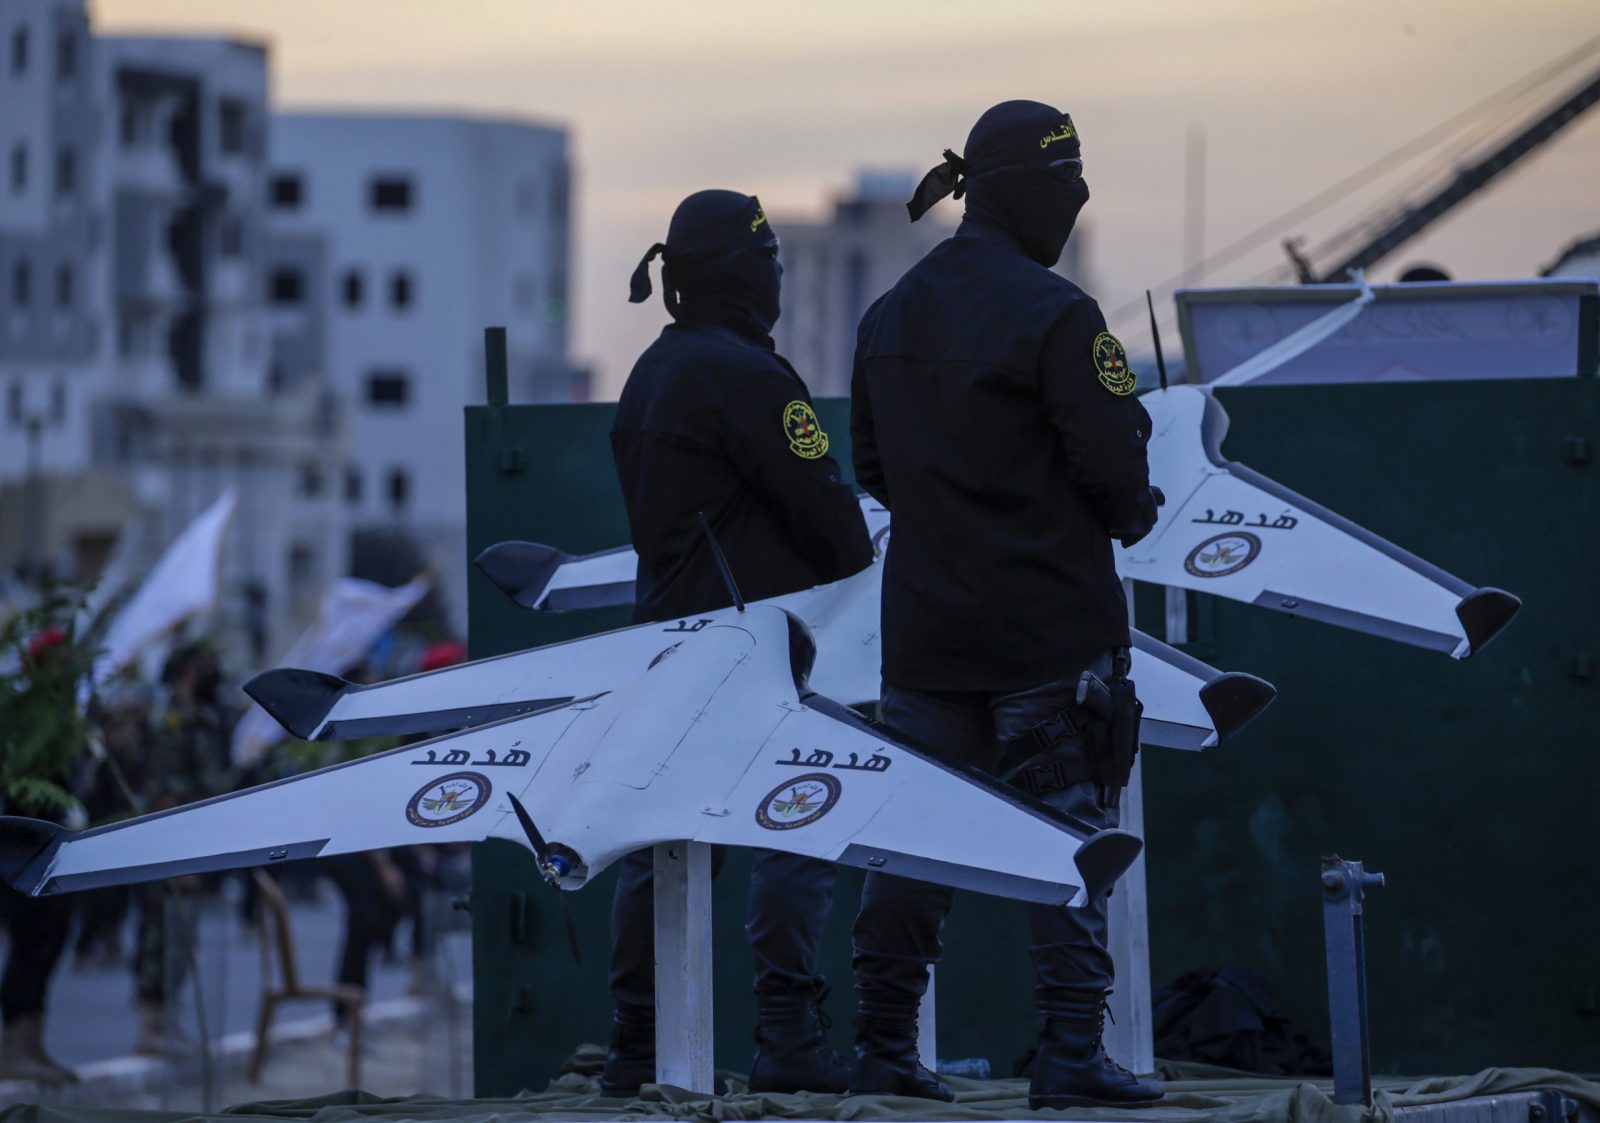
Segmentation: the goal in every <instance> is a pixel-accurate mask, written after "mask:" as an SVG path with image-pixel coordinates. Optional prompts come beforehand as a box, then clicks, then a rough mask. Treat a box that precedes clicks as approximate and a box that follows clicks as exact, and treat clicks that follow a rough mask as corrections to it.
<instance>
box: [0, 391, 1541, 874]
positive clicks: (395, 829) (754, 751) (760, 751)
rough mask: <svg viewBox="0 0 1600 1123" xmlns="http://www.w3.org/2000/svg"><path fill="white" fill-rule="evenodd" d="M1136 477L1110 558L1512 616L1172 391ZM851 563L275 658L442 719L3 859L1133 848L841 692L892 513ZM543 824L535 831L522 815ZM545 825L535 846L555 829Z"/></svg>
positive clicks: (1177, 721)
mask: <svg viewBox="0 0 1600 1123" xmlns="http://www.w3.org/2000/svg"><path fill="white" fill-rule="evenodd" d="M1142 401H1143V402H1144V404H1145V406H1146V408H1147V409H1148V410H1149V412H1150V414H1151V417H1152V419H1153V420H1154V422H1155V425H1154V429H1153V433H1152V439H1151V443H1150V467H1151V478H1152V479H1153V480H1154V481H1155V482H1156V483H1158V484H1160V485H1161V487H1162V488H1163V489H1164V490H1165V492H1166V494H1167V496H1168V497H1169V502H1168V505H1167V507H1166V509H1165V511H1164V514H1163V518H1162V520H1161V523H1160V524H1159V525H1158V526H1157V527H1156V529H1155V530H1154V532H1152V534H1151V535H1150V536H1149V537H1148V538H1147V539H1145V540H1144V541H1142V542H1140V543H1139V544H1138V545H1137V546H1135V547H1134V548H1132V549H1131V550H1126V551H1122V552H1121V554H1120V569H1121V572H1122V574H1123V576H1126V577H1134V578H1138V579H1140V580H1144V581H1149V582H1152V583H1156V584H1163V585H1171V586H1177V587H1180V588H1186V589H1197V590H1199V591H1202V592H1209V593H1215V594H1217V595H1219V596H1223V597H1228V598H1230V599H1234V600H1240V601H1244V602H1246V603H1251V604H1258V605H1262V606H1265V607H1268V608H1273V609H1276V610H1279V611H1283V612H1288V613H1291V614H1296V615H1305V616H1310V617H1313V618H1315V619H1319V620H1324V621H1327V622H1330V623H1334V624H1339V625H1342V626H1345V627H1350V628H1354V629H1358V630H1361V631H1368V632H1373V633H1376V634H1379V635H1384V636H1388V637H1390V638H1393V639H1397V640H1400V641H1402V642H1405V643H1410V644H1414V645H1418V646H1423V647H1429V648H1435V649H1439V650H1442V651H1446V652H1448V653H1449V654H1451V655H1452V656H1454V657H1455V658H1458V659H1459V658H1465V657H1466V656H1468V655H1470V654H1472V653H1473V652H1475V651H1477V650H1479V649H1480V648H1482V646H1483V645H1484V644H1485V643H1487V642H1488V641H1489V640H1490V639H1491V638H1492V637H1493V636H1494V635H1495V634H1496V633H1497V632H1498V631H1499V630H1500V629H1501V628H1502V627H1504V625H1505V624H1506V623H1507V622H1508V621H1509V620H1510V619H1511V617H1512V616H1513V615H1515V613H1516V611H1517V609H1518V608H1519V607H1520V602H1519V601H1518V600H1517V598H1515V597H1513V596H1511V595H1510V594H1508V593H1504V592H1501V591H1500V590H1497V589H1479V588H1474V587H1472V586H1471V585H1468V584H1467V583H1465V582H1463V581H1460V580H1458V579H1457V578H1455V577H1452V576H1451V575H1449V574H1447V573H1445V572H1443V571H1441V570H1439V569H1437V568H1435V567H1433V566H1431V565H1429V564H1428V563H1426V562H1424V561H1422V560H1421V559H1418V558H1416V557H1414V556H1412V555H1410V554H1408V553H1406V552H1404V551H1403V550H1400V549H1399V548H1397V547H1395V546H1393V545H1391V544H1390V543H1388V542H1386V541H1384V540H1383V539H1381V538H1378V537H1377V536H1376V535H1373V534H1371V533H1369V532H1367V531H1365V530H1363V529H1362V528H1360V527H1358V526H1356V525H1354V524H1352V523H1350V522H1348V521H1347V520H1345V519H1342V518H1340V517H1339V516H1337V515H1335V514H1333V513H1331V512H1329V511H1326V510H1323V509H1322V508H1320V507H1318V506H1316V505H1315V504H1313V503H1310V502H1308V501H1307V500H1305V499H1303V498H1301V497H1300V496H1298V495H1296V494H1294V493H1293V492H1290V491H1288V490H1287V489H1285V488H1283V487H1281V486H1279V485H1277V484H1276V483H1273V482H1272V481H1271V480H1267V479H1265V478H1263V477H1261V476H1259V475H1258V474H1256V473H1253V472H1251V471H1250V470H1248V469H1246V468H1243V467H1241V466H1239V465H1234V464H1230V463H1228V462H1226V461H1224V460H1223V459H1222V458H1221V455H1220V451H1219V449H1220V444H1221V440H1222V436H1223V433H1224V431H1225V428H1226V422H1227V417H1226V414H1225V413H1224V412H1223V411H1222V408H1221V406H1220V405H1219V404H1217V403H1216V401H1215V400H1214V399H1213V398H1212V397H1211V395H1210V394H1209V392H1207V391H1205V390H1203V389H1200V388H1196V387H1189V386H1179V387H1173V388H1170V389H1162V390H1159V391H1156V392H1153V393H1151V394H1147V395H1146V396H1145V397H1144V398H1143V399H1142ZM863 513H864V515H865V516H866V518H867V521H868V525H869V529H870V531H871V532H872V536H873V541H874V543H875V545H876V546H877V547H878V557H877V558H876V559H875V560H874V561H873V563H872V564H871V565H869V566H868V567H867V568H866V569H865V570H863V571H862V572H860V573H858V574H856V575H855V576H853V577H849V578H846V579H845V580H843V581H838V582H834V583H833V584H830V585H823V586H819V587H817V588H814V589H808V590H805V591H803V592H799V593H794V594H791V595H788V596H783V597H777V598H774V599H772V600H769V601H763V602H759V603H756V604H751V605H749V606H748V607H746V606H742V605H741V606H735V607H731V608H727V609H722V610H719V611H715V612H708V613H705V614H703V615H701V616H698V617H696V618H694V619H685V620H681V621H676V622H670V623H667V624H660V623H655V624H641V625H637V626H635V627H631V628H624V629H621V630H619V631H614V632H608V633H605V634H602V635H597V636H591V637H588V638H585V639H580V640H574V641H570V642H567V643H559V644H553V645H550V646H547V647H541V648H535V649H533V650H530V651H524V652H519V653H516V654H512V655H505V656H500V657H498V658H493V659H483V660H479V661H476V662H473V663H467V664H463V665H461V666H457V667H450V668H446V669H444V670H439V671H433V672H430V673H427V674H420V675H412V676H410V677H407V678H401V679H396V680H393V681H390V682H385V683H378V684H374V685H371V686H358V685H354V684H351V683H348V682H345V681H343V680H342V679H339V678H336V677H334V676H331V675H325V674H320V673H317V672H312V671H303V670H295V669H280V670H275V671H269V672H267V673H265V674H262V675H259V676H257V677H256V678H255V679H253V680H252V681H251V682H250V683H249V684H247V686H246V690H247V691H248V692H249V693H250V695H251V697H253V698H255V699H256V701H258V702H259V703H260V704H261V705H262V706H263V707H264V708H265V709H266V710H267V711H268V712H269V713H271V714H272V715H273V717H275V718H276V719H277V720H278V721H279V722H281V723H282V724H283V725H284V726H285V727H286V728H287V729H288V730H289V731H290V732H292V733H294V734H295V735H297V736H300V737H305V738H310V739H333V738H349V737H363V736H370V735H377V734H400V733H418V732H436V731H440V730H457V732H452V733H448V734H446V735H444V736H441V737H438V738H436V739H434V740H431V741H427V742H424V743H422V744H419V745H415V746H411V747H406V748H401V749H395V750H393V751H390V752H386V753H380V754H376V755H374V756H370V757H366V758H364V759H361V760H357V761H353V762H351V763H348V764H342V765H336V766H334V767H331V768H325V769H322V770H321V771H318V772H312V773H309V774H307V775H303V776H297V777H294V778H291V779H287V780H281V781H278V782H276V783H272V784H266V785H263V786H261V787H257V788H252V789H250V790H248V791H243V792H238V793H235V794H232V795H225V796H219V797H217V798H215V799H210V800H205V801H202V802H200V803H195V804H191V805H188V806H185V807H179V808H175V809H173V810H170V811H164V812H160V813H157V814H153V815H146V816H143V817H141V818H137V819H132V820H129V821H126V822H121V823H116V824H113V825H110V826H106V827H100V828H95V829H92V830H87V831H80V832H71V831H67V830H65V829H63V828H61V827H59V826H56V825H54V824H50V823H44V822H39V821H36V820H29V819H19V818H3V819H0V875H3V876H5V877H6V878H7V879H8V880H9V881H10V882H11V883H12V884H13V885H15V886H16V887H17V888H18V889H20V890H22V891H23V892H26V893H31V894H35V895H38V894H49V893H61V892H70V891H73V890H78V889H89V888H95V887H99V886H105V885H117V884H123V883H128V882H136V881H145V880H152V879H156V878H165V877H172V876H175V875H178V874H185V873H192V872H200V871H206V870H219V869H230V868H237V867H244V866H253V865H265V864H271V863H275V862H281V861H288V860H292V859H299V858H311V857H317V856H322V855H329V854H339V853H347V852H350V851H358V850H369V849H376V848H380V847H390V846H405V845H410V844H416V843H425V842H476V841H482V840H485V839H489V838H504V839H509V840H511V841H515V842H519V843H522V844H523V845H526V846H527V847H529V849H531V850H532V851H533V853H534V855H535V857H536V859H537V860H538V862H539V865H540V868H541V869H542V870H543V871H544V873H545V876H546V877H547V878H548V879H549V880H550V881H551V882H552V883H553V884H556V885H558V886H560V887H561V888H565V889H576V888H579V887H581V886H583V885H584V884H586V883H587V882H588V881H589V880H590V879H591V878H592V877H594V875H596V874H598V873H599V872H600V871H601V870H603V869H605V868H606V867H607V866H608V865H610V864H611V863H612V862H614V861H616V860H617V859H618V858H619V857H621V856H622V855H624V854H626V853H628V852H630V851H632V850H636V849H639V848H642V847H645V846H650V845H652V844H655V843H660V842H666V841H673V840H682V839H687V840H691V841H696V842H707V843H724V844H732V845H736V846H755V847H765V848H769V849H776V850H785V851H789V852H792V853H796V854H803V855H806V856H809V857H814V858H821V859H825V860H828V861H833V862H840V863H843V864H846V865H855V866H861V867H865V868H868V869H876V870H883V871H885V872H891V873H898V874H903V875H906V876H910V877H915V878H918V879H921V880H926V881H934V882H940V883H943V884H947V885H953V886H957V887H961V888H969V889H975V890H978V891H981V892H985V893H992V894H998V895H1002V896H1009V897H1017V898H1021V899H1025V900H1031V901H1040V902H1047V903H1068V904H1071V903H1081V902H1082V901H1083V900H1085V899H1086V897H1085V894H1086V893H1088V894H1093V893H1096V892H1098V891H1100V890H1102V889H1103V888H1105V887H1106V886H1109V885H1110V884H1111V883H1112V882H1114V881H1115V880H1116V878H1117V877H1118V876H1120V875H1121V873H1122V872H1123V871H1124V870H1125V869H1126V868H1127V867H1128V865H1129V864H1130V863H1131V862H1132V861H1133V860H1134V858H1135V857H1136V856H1137V854H1138V852H1139V848H1140V842H1139V840H1138V839H1137V838H1136V837H1134V836H1132V835H1130V834H1127V833H1125V832H1122V831H1116V830H1099V831H1097V830H1095V829H1093V828H1092V827H1091V826H1090V825H1088V824H1086V823H1082V822H1080V821H1078V820H1075V819H1073V818H1072V817H1070V816H1067V815H1063V814H1061V813H1060V812H1057V811H1055V810H1053V809H1051V808H1049V807H1047V806H1045V805H1044V804H1042V803H1040V802H1039V801H1037V800H1034V799H1032V798H1030V797H1029V796H1027V795H1026V794H1024V793H1022V792H1020V791H1018V790H1016V789H1014V788H1012V787H1009V786H1007V785H1005V784H1002V783H1000V782H999V781H997V780H995V779H994V778H993V777H990V776H988V775H986V774H983V773H981V772H978V771H975V770H963V769H959V768H954V767H952V766H950V765H948V764H945V763H942V762H941V761H939V760H938V759H937V758H935V757H934V756H933V755H931V754H929V753H927V752H925V751H922V750H921V749H919V748H918V747H917V746H915V745H912V744H907V743H905V742H904V741H903V740H901V739H899V738H896V737H893V736H890V735H888V734H887V733H886V731H884V730H882V729H880V728H878V727H876V726H874V725H872V724H870V723H869V722H867V721H865V720H863V719H862V718H861V717H860V716H859V715H858V714H856V713H855V712H854V711H853V710H851V709H850V708H849V705H848V704H851V703H862V702H868V701H871V700H874V699H876V697H877V695H878V691H879V677H878V676H879V664H880V648H879V643H878V629H879V623H878V604H879V590H880V584H881V580H882V574H883V553H884V551H885V550H886V549H887V548H888V545H889V543H888V530H889V516H888V513H887V512H885V511H883V510H882V509H881V508H879V507H878V506H877V504H876V503H874V502H872V501H870V500H865V501H863ZM479 565H480V567H481V568H482V569H483V571H484V572H485V573H486V574H487V575H488V576H490V578H491V579H492V580H494V581H495V582H496V583H497V584H498V585H500V587H501V588H502V589H504V590H505V591H507V592H508V593H509V594H510V595H511V596H512V597H513V598H514V599H515V600H516V601H517V602H518V603H519V604H522V605H524V606H525V607H529V608H535V609H544V610H561V609H570V608H578V607H585V606H594V605H602V604H618V603H631V602H632V582H633V577H634V565H635V559H634V555H633V553H632V551H631V550H629V549H626V548H624V549H621V550H615V551H609V552H606V553H602V554H593V555H588V556H585V557H577V558H574V557H569V556H568V555H565V554H562V553H560V552H559V551H557V550H554V549H551V548H549V547H544V546H537V545H533V544H529V543H505V544H502V545H500V546H496V547H491V548H490V549H489V550H488V551H485V553H484V554H483V555H482V556H480V558H479ZM1132 674H1133V677H1134V678H1135V679H1136V680H1137V682H1138V684H1139V694H1140V697H1141V699H1142V700H1143V701H1144V703H1145V721H1144V736H1143V740H1144V741H1145V743H1147V744H1152V745H1161V746H1168V747H1173V748H1180V749H1202V748H1206V747H1209V746H1212V745H1215V744H1217V743H1219V742H1220V741H1222V740H1224V739H1226V738H1227V737H1228V736H1229V735H1230V734H1232V733H1234V732H1236V731H1237V730H1238V729H1239V728H1240V727H1242V726H1243V725H1244V724H1245V723H1247V722H1248V721H1249V720H1251V719H1252V718H1253V717H1254V716H1255V715H1256V714H1257V713H1259V712H1260V711H1261V709H1262V708H1263V707H1265V706H1266V704H1267V703H1268V702H1269V701H1270V700H1271V699H1272V696H1273V694H1274V691H1273V688H1272V687H1271V686H1270V685H1269V684H1267V683H1266V682H1263V681H1262V680H1260V679H1258V678H1255V677H1253V676H1250V675H1241V674H1223V673H1219V672H1217V671H1215V670H1213V669H1212V668H1210V667H1208V666H1206V665H1205V664H1204V663H1201V662H1199V661H1198V660H1195V659H1192V658H1190V657H1188V656H1186V655H1183V654H1181V653H1180V652H1178V651H1176V650H1174V649H1173V648H1171V647H1168V646H1167V645H1165V644H1162V643H1159V642H1158V641H1156V640H1153V639H1151V638H1150V637H1148V636H1146V635H1143V634H1136V635H1135V639H1134V665H1133V672H1132ZM535 824H537V826H536V825H535ZM547 840H548V841H547Z"/></svg>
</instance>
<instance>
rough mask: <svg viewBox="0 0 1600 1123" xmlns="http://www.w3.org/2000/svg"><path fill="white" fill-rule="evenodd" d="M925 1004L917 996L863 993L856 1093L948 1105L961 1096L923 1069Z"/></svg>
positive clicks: (852, 1086)
mask: <svg viewBox="0 0 1600 1123" xmlns="http://www.w3.org/2000/svg"><path fill="white" fill-rule="evenodd" d="M919 1003H920V999H918V998H917V997H916V996H914V995H913V996H910V997H909V998H908V997H907V996H905V995H899V994H888V993H883V992H876V991H865V990H863V991H862V993H861V1013H860V1014H859V1015H858V1016H857V1018H856V1063H855V1067H854V1068H853V1069H852V1070H851V1073H850V1094H851V1095H853V1096H865V1095H871V1096H915V1097H917V1098H918V1099H923V1100H942V1101H944V1102H945V1103H949V1102H950V1101H951V1100H954V1099H955V1098H956V1094H955V1093H954V1092H952V1091H951V1090H950V1086H949V1085H948V1084H946V1083H945V1082H944V1081H943V1080H940V1079H939V1077H938V1076H937V1075H935V1074H934V1073H932V1072H930V1071H929V1070H928V1069H927V1068H925V1067H924V1066H923V1064H922V1058H921V1057H920V1056H919V1055H918V1053H917V1006H918V1005H919Z"/></svg>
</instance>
